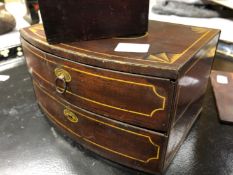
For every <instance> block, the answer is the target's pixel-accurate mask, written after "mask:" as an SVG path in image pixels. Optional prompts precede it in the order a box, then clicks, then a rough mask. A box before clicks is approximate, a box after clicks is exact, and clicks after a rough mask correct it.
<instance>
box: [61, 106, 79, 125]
mask: <svg viewBox="0 0 233 175" xmlns="http://www.w3.org/2000/svg"><path fill="white" fill-rule="evenodd" d="M64 115H65V116H66V118H67V119H68V120H69V121H70V122H72V123H78V117H77V116H76V115H75V114H74V113H73V112H72V111H70V110H69V109H64Z"/></svg>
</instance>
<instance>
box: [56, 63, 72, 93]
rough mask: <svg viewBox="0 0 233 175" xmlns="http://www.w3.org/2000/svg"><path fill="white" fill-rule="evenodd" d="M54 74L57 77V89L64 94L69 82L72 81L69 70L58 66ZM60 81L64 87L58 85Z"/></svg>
mask: <svg viewBox="0 0 233 175" xmlns="http://www.w3.org/2000/svg"><path fill="white" fill-rule="evenodd" d="M54 74H55V76H56V79H55V88H56V91H57V92H58V93H59V94H64V93H65V92H66V90H67V83H69V82H71V76H70V74H69V72H67V71H66V70H64V69H61V68H56V69H55V70H54ZM58 81H62V85H63V87H62V88H60V87H58V86H57V85H58Z"/></svg>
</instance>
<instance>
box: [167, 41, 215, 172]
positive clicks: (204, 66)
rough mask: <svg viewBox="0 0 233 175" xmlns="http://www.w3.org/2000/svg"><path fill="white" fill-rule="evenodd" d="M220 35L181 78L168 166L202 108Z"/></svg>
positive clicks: (200, 52) (171, 131)
mask: <svg viewBox="0 0 233 175" xmlns="http://www.w3.org/2000/svg"><path fill="white" fill-rule="evenodd" d="M218 37H219V36H216V37H214V38H213V39H212V40H211V41H210V42H209V43H208V44H206V46H205V47H203V49H202V50H200V51H199V52H198V53H197V54H196V55H195V56H194V57H195V58H194V59H195V60H196V61H195V62H194V63H193V64H192V65H191V66H190V67H189V68H188V69H187V70H186V71H185V72H183V73H181V76H180V78H179V79H178V84H177V92H176V97H175V107H174V116H173V122H172V126H171V130H170V134H169V141H168V147H167V154H166V161H165V167H167V166H168V165H169V163H170V162H171V160H172V158H173V157H174V156H175V153H176V152H177V151H178V149H179V147H180V146H181V143H182V142H183V141H184V139H185V138H186V136H187V134H188V132H189V130H190V129H191V127H192V125H193V123H194V121H195V120H196V118H197V116H198V115H199V113H200V112H201V109H202V102H203V98H204V95H205V91H206V88H207V84H208V79H209V75H210V70H211V66H212V63H213V58H214V55H215V51H216V45H217V41H218Z"/></svg>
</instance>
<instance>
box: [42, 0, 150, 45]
mask: <svg viewBox="0 0 233 175" xmlns="http://www.w3.org/2000/svg"><path fill="white" fill-rule="evenodd" d="M39 5H40V11H41V16H42V20H43V24H44V29H45V34H46V37H47V41H48V42H49V43H61V42H71V41H79V40H93V39H100V38H111V37H116V36H126V35H142V34H144V33H146V32H147V30H148V10H149V0H124V1H119V0H69V1H64V0H52V1H46V0H39Z"/></svg>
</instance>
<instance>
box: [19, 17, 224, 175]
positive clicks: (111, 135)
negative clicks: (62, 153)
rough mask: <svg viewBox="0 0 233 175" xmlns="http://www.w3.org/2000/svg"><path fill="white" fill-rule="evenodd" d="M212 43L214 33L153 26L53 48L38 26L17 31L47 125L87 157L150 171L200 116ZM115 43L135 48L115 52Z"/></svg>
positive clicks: (162, 165) (169, 157)
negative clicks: (86, 152) (126, 34)
mask: <svg viewBox="0 0 233 175" xmlns="http://www.w3.org/2000/svg"><path fill="white" fill-rule="evenodd" d="M218 38H219V31H218V30H215V29H206V28H197V27H192V26H184V25H176V24H170V23H163V22H155V21H150V22H149V31H148V33H147V34H145V35H144V36H141V37H134V38H112V39H103V40H98V41H83V42H74V43H70V44H65V43H60V44H56V45H50V44H48V42H47V41H46V38H45V34H44V29H43V27H42V25H34V26H32V27H29V28H25V29H23V30H21V41H22V45H23V50H24V54H25V58H26V61H27V65H28V69H29V72H30V73H31V75H32V79H33V84H34V89H35V94H36V97H37V101H38V104H39V106H40V107H41V109H42V110H43V112H44V113H45V115H46V116H47V117H48V119H49V120H51V121H52V123H54V125H56V126H57V127H58V128H59V129H60V130H62V131H63V132H64V133H66V134H67V135H69V136H70V137H72V138H73V139H74V140H75V141H77V142H78V143H80V144H82V145H84V146H85V147H86V148H88V149H90V150H92V151H93V152H95V153H97V154H99V155H101V156H103V157H105V158H107V159H110V160H112V161H115V162H118V163H120V164H122V165H125V166H128V167H131V168H134V169H138V170H142V171H145V172H149V173H157V172H162V171H163V170H165V169H166V167H167V166H168V165H169V163H170V162H171V160H172V158H173V157H174V155H175V153H176V152H177V150H178V149H179V147H180V146H181V144H182V142H183V140H184V139H185V137H186V136H187V133H188V132H189V130H190V128H191V127H192V125H193V123H194V121H195V120H196V119H197V116H198V115H199V114H200V112H201V110H202V101H203V97H204V95H205V91H206V87H207V82H208V78H209V74H210V70H211V65H212V62H213V57H214V55H215V50H216V46H217V42H218ZM119 43H123V44H125V43H128V44H126V45H130V44H139V45H137V46H139V48H138V47H137V49H135V50H132V47H130V48H128V47H124V48H123V50H125V51H124V52H123V51H119V50H118V49H117V50H118V51H115V50H116V47H117V46H118V44H119ZM142 44H147V45H146V46H147V49H148V48H149V49H148V51H145V48H144V46H145V45H142ZM148 46H149V47H148ZM140 47H143V48H140ZM133 48H134V47H133ZM121 49H122V48H121ZM127 49H130V52H129V50H127ZM141 49H142V50H144V51H143V52H141ZM126 145H127V146H126ZM187 154H189V153H188V152H187Z"/></svg>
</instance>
